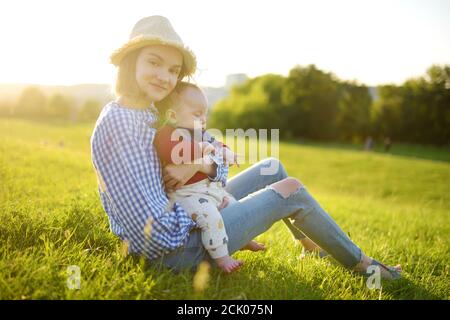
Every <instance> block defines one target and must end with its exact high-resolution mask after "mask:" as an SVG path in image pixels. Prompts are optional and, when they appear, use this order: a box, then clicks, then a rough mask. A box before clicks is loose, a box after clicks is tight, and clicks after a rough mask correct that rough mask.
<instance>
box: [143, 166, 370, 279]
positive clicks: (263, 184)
mask: <svg viewBox="0 0 450 320" xmlns="http://www.w3.org/2000/svg"><path fill="white" fill-rule="evenodd" d="M276 167H278V170H275V172H274V173H273V174H261V172H262V171H264V170H267V168H276ZM269 171H270V170H269ZM287 177H288V176H287V174H286V171H285V169H284V168H283V166H282V164H281V163H280V162H279V161H278V160H277V159H275V158H268V159H265V160H261V161H259V162H258V163H256V164H254V165H253V166H251V167H249V168H247V169H246V170H244V171H242V172H240V173H239V174H237V175H236V176H234V177H233V178H232V179H230V180H228V182H227V186H226V187H225V189H226V191H227V192H229V193H230V194H232V195H233V196H234V197H235V198H236V199H237V200H238V201H237V202H232V203H230V204H229V205H228V206H227V207H226V208H224V209H222V210H221V213H222V218H223V222H224V224H225V229H226V232H227V234H228V238H229V240H228V250H229V252H230V255H231V254H233V253H234V252H236V251H238V250H239V249H241V248H242V247H244V246H245V245H246V244H247V243H248V242H249V241H251V240H252V239H254V238H255V237H257V236H258V235H260V234H262V233H264V232H265V231H267V230H268V229H269V228H270V227H271V226H272V225H273V224H274V223H275V222H277V221H279V220H283V221H284V222H285V223H286V225H287V226H288V228H289V230H290V231H291V233H292V234H293V236H294V237H295V238H296V239H302V238H304V237H305V235H306V236H307V237H308V238H310V239H311V240H313V241H314V242H315V243H317V244H318V245H319V246H320V247H321V248H322V249H324V250H326V251H327V252H328V253H329V254H330V255H331V256H332V257H333V258H334V259H336V260H337V261H338V262H339V263H341V264H342V265H343V266H345V267H347V268H352V267H354V266H355V265H357V264H358V263H359V262H360V261H361V258H362V251H361V249H360V248H359V247H357V246H356V245H355V244H354V243H353V242H352V241H351V240H350V239H349V238H348V237H347V235H346V234H345V233H344V232H343V231H342V229H341V228H340V227H339V226H338V225H337V224H336V222H335V221H334V220H333V219H332V218H331V217H330V216H329V215H328V213H327V212H325V210H324V209H322V207H321V206H320V205H319V203H318V202H317V201H316V200H315V199H314V198H313V197H312V196H311V195H310V194H309V192H308V190H307V188H306V187H305V186H301V187H300V188H299V189H298V190H297V191H296V192H295V193H292V194H291V195H290V196H288V197H287V198H284V197H282V196H281V195H280V194H279V193H278V192H277V191H276V190H274V189H272V188H271V187H270V185H271V184H272V183H275V182H277V181H280V180H283V179H284V178H287ZM203 260H207V261H209V262H210V263H211V264H212V265H214V263H212V262H213V261H212V259H211V257H210V256H209V254H208V252H207V251H206V249H205V248H204V247H203V245H202V239H201V230H199V229H193V230H192V231H191V233H190V234H189V238H188V241H187V243H186V244H185V245H184V246H181V247H179V248H177V249H175V250H173V251H171V252H169V253H166V254H164V255H163V256H162V257H160V258H158V259H156V260H154V262H158V261H159V262H161V263H162V264H163V265H164V266H166V267H169V268H171V269H173V270H175V271H180V270H182V269H186V268H189V269H195V268H196V267H197V266H198V264H200V262H202V261H203ZM152 264H153V263H152Z"/></svg>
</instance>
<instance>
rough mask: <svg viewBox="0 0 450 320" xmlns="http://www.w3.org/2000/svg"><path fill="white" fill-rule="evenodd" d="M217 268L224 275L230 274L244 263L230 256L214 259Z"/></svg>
mask: <svg viewBox="0 0 450 320" xmlns="http://www.w3.org/2000/svg"><path fill="white" fill-rule="evenodd" d="M216 263H217V266H218V267H219V268H220V269H222V271H224V272H225V273H232V272H234V271H236V270H238V269H239V268H240V267H241V266H242V265H243V264H244V262H243V261H242V260H234V259H233V258H232V257H230V256H225V257H221V258H218V259H216Z"/></svg>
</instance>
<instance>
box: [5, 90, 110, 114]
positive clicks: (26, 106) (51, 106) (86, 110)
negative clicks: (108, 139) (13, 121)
mask: <svg viewBox="0 0 450 320" xmlns="http://www.w3.org/2000/svg"><path fill="white" fill-rule="evenodd" d="M101 107H102V105H101V103H100V102H99V101H97V100H95V99H87V100H86V101H84V103H83V104H82V105H81V106H80V107H77V106H76V104H75V101H74V99H73V98H72V97H70V96H66V95H62V94H60V93H55V94H53V95H51V96H47V95H46V94H45V93H44V92H43V91H42V90H41V89H39V88H38V87H34V86H30V87H27V88H25V89H24V90H23V91H22V93H21V94H20V96H19V97H18V98H17V100H16V101H15V102H0V116H9V117H19V118H28V119H42V120H44V119H52V120H68V121H93V120H95V119H97V117H98V115H99V113H100V111H101Z"/></svg>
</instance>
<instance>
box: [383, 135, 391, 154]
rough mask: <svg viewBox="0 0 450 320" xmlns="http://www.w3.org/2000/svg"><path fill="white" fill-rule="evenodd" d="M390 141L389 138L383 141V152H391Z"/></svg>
mask: <svg viewBox="0 0 450 320" xmlns="http://www.w3.org/2000/svg"><path fill="white" fill-rule="evenodd" d="M391 146H392V140H391V138H389V137H386V138H385V139H384V152H389V150H391Z"/></svg>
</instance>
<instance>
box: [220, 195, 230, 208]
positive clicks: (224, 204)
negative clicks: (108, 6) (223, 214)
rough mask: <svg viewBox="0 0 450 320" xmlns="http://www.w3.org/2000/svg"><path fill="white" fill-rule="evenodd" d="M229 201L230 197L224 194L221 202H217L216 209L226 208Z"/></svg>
mask: <svg viewBox="0 0 450 320" xmlns="http://www.w3.org/2000/svg"><path fill="white" fill-rule="evenodd" d="M229 203H230V199H229V198H228V197H227V196H225V197H223V199H222V203H221V204H219V206H218V207H217V209H218V210H222V209H223V208H226V207H227V206H228V204H229Z"/></svg>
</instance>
